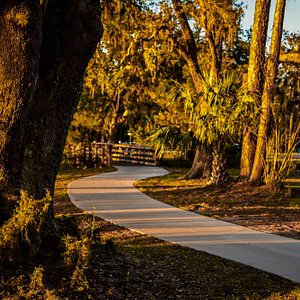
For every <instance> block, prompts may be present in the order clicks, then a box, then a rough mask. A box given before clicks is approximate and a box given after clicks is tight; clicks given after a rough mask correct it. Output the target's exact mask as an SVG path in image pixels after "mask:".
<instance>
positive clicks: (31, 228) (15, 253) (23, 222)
mask: <svg viewBox="0 0 300 300" xmlns="http://www.w3.org/2000/svg"><path fill="white" fill-rule="evenodd" d="M51 201H52V200H51V196H50V194H49V193H48V194H47V195H46V197H45V198H44V199H42V200H35V199H33V198H32V197H30V196H29V195H28V194H27V193H26V192H24V191H23V192H21V197H20V202H19V207H18V208H17V209H16V211H15V213H14V215H13V216H12V217H11V218H10V219H9V220H8V221H7V222H6V223H5V224H4V225H3V226H2V227H1V228H0V253H1V255H0V262H2V263H3V262H10V263H11V262H17V261H18V260H19V259H21V258H25V257H26V258H28V257H33V256H34V255H36V254H37V252H38V251H39V247H40V245H41V238H40V233H41V228H42V225H43V223H44V220H45V216H46V214H47V213H48V211H49V207H50V203H51Z"/></svg>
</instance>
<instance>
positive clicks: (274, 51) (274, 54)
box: [250, 0, 286, 183]
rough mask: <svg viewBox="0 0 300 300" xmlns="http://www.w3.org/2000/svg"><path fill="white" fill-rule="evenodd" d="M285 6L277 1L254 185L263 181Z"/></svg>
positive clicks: (262, 104) (263, 96)
mask: <svg viewBox="0 0 300 300" xmlns="http://www.w3.org/2000/svg"><path fill="white" fill-rule="evenodd" d="M285 4H286V0H277V2H276V8H275V15H274V23H273V29H272V39H271V46H270V54H269V57H268V60H267V66H266V75H265V76H266V79H265V83H264V90H263V94H262V101H261V113H260V120H259V126H258V135H257V145H256V151H255V157H254V163H253V168H252V171H251V176H250V182H252V183H260V182H261V181H262V175H263V164H264V158H265V151H266V142H267V137H268V124H269V120H270V110H271V103H272V98H273V96H274V92H275V84H276V83H275V79H276V74H277V68H278V61H279V54H280V45H281V37H282V28H283V20H284V12H285Z"/></svg>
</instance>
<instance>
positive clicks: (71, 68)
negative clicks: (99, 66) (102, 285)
mask: <svg viewBox="0 0 300 300" xmlns="http://www.w3.org/2000/svg"><path fill="white" fill-rule="evenodd" d="M99 5H100V4H99V3H98V1H90V0H65V1H59V0H49V1H43V2H42V4H41V1H40V0H30V1H29V0H23V1H10V0H6V1H4V0H3V1H1V3H0V47H1V51H0V80H1V89H0V98H1V102H0V224H1V223H3V221H5V220H7V219H8V218H9V217H10V216H11V214H12V212H13V208H14V206H15V202H16V201H17V200H18V195H19V190H20V188H21V187H22V188H24V189H26V190H27V191H28V192H29V193H30V194H31V195H32V196H33V197H35V198H42V197H43V196H44V195H45V189H49V190H50V192H51V193H52V194H53V191H54V182H55V178H56V174H57V172H58V168H59V164H60V159H61V155H62V152H63V148H64V142H65V138H66V135H67V131H68V127H69V124H70V122H71V118H72V115H73V113H74V111H75V108H76V105H77V102H78V99H79V96H80V92H81V84H82V82H81V81H82V77H83V73H84V70H85V67H86V65H87V63H88V60H89V58H90V57H91V55H92V53H93V51H94V49H95V47H96V44H97V42H98V40H99V38H100V36H101V32H102V27H101V22H100V7H99ZM22 175H23V177H22ZM22 179H23V182H22ZM12 200H13V201H12ZM11 203H13V204H14V205H11ZM49 217H50V218H51V217H53V216H52V215H51V214H49Z"/></svg>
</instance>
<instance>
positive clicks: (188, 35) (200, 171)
mask: <svg viewBox="0 0 300 300" xmlns="http://www.w3.org/2000/svg"><path fill="white" fill-rule="evenodd" d="M172 3H173V7H174V10H175V13H176V16H177V18H178V21H179V24H180V27H181V31H182V36H183V38H184V41H185V46H186V47H184V48H183V47H180V48H179V49H178V51H179V53H180V54H181V55H182V57H183V58H184V59H185V60H186V62H187V64H188V67H189V71H190V74H191V77H192V79H193V83H194V86H195V89H196V91H197V92H198V93H200V92H201V91H202V74H201V70H200V67H199V64H198V57H197V47H196V43H195V39H194V36H193V32H192V30H191V28H190V25H189V23H188V20H187V17H186V15H185V13H184V11H182V7H181V3H180V1H178V0H172ZM211 159H212V158H211V153H210V152H209V151H207V149H206V148H205V147H201V148H200V147H197V148H196V152H195V156H194V161H193V165H192V167H191V169H190V171H189V172H188V173H187V174H186V176H185V178H187V179H192V178H196V177H197V178H202V179H207V176H209V175H207V174H210V170H211Z"/></svg>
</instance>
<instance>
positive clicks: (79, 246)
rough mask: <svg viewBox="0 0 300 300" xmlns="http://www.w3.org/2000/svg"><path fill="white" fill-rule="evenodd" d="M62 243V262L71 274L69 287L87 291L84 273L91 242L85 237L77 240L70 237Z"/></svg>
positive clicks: (65, 238)
mask: <svg viewBox="0 0 300 300" xmlns="http://www.w3.org/2000/svg"><path fill="white" fill-rule="evenodd" d="M63 241H64V244H65V249H66V250H65V253H64V255H63V261H64V264H65V266H66V267H67V268H68V269H69V271H70V272H72V276H71V287H72V288H75V289H76V290H77V291H80V292H81V291H85V290H87V289H88V280H87V278H86V275H85V272H86V270H87V268H88V264H89V259H90V246H91V241H90V239H88V238H87V237H85V238H82V239H77V238H75V237H71V236H66V237H64V239H63Z"/></svg>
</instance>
